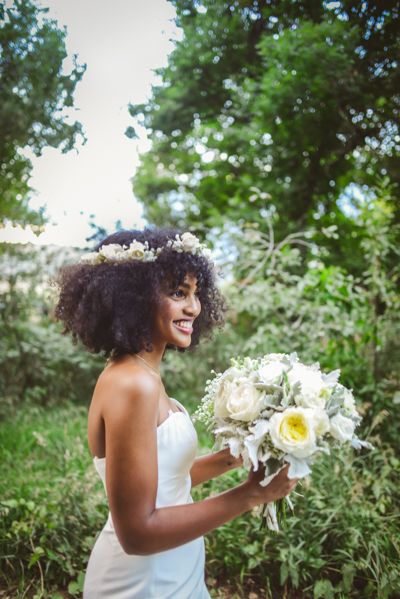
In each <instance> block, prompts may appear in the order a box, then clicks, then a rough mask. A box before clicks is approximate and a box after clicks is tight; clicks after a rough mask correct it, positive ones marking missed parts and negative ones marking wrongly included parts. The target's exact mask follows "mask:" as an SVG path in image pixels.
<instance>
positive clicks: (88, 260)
mask: <svg viewBox="0 0 400 599" xmlns="http://www.w3.org/2000/svg"><path fill="white" fill-rule="evenodd" d="M80 262H84V263H85V264H97V263H98V262H101V256H100V254H99V253H98V252H88V253H87V254H82V256H81V257H80Z"/></svg>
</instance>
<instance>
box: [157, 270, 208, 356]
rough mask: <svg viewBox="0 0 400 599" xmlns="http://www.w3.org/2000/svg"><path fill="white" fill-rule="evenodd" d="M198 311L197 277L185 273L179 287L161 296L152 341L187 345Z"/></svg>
mask: <svg viewBox="0 0 400 599" xmlns="http://www.w3.org/2000/svg"><path fill="white" fill-rule="evenodd" d="M200 311H201V304H200V299H199V297H198V292H197V279H196V277H193V276H192V275H186V276H185V279H184V281H183V282H182V283H181V285H179V287H177V288H176V289H173V290H172V291H169V292H166V293H165V294H164V295H163V297H162V300H161V302H160V304H159V306H158V310H157V313H156V317H155V321H154V341H160V342H165V343H166V344H171V345H176V346H178V347H183V348H185V347H189V346H190V343H191V340H192V332H193V321H194V320H195V318H197V316H198V315H199V314H200Z"/></svg>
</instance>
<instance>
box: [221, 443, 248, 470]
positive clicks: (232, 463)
mask: <svg viewBox="0 0 400 599" xmlns="http://www.w3.org/2000/svg"><path fill="white" fill-rule="evenodd" d="M219 454H220V455H221V456H222V457H223V459H224V460H225V461H226V464H227V466H229V468H230V469H233V468H239V467H240V466H243V458H242V456H239V457H238V458H234V457H233V455H232V454H231V452H230V449H229V447H225V449H221V451H220V452H219Z"/></svg>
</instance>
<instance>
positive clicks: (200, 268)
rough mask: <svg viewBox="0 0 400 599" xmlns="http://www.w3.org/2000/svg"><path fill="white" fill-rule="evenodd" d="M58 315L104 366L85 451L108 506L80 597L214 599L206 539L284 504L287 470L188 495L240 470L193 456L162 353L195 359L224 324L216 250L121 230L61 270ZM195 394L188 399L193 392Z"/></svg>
mask: <svg viewBox="0 0 400 599" xmlns="http://www.w3.org/2000/svg"><path fill="white" fill-rule="evenodd" d="M59 285H60V295H59V300H58V303H57V306H56V317H57V318H58V319H59V320H61V321H62V322H63V323H64V325H65V328H64V331H63V332H64V333H67V332H70V333H71V334H72V336H73V338H74V340H78V339H79V340H80V341H81V342H82V343H83V344H84V345H85V346H86V347H87V348H88V349H89V350H90V351H91V352H102V353H103V354H104V355H105V356H107V357H108V362H107V364H106V366H105V368H104V370H103V371H102V373H101V374H100V376H99V378H98V380H97V383H96V386H95V389H94V393H93V397H92V401H91V405H90V408H89V415H88V443H89V449H90V452H91V454H92V458H93V463H94V467H95V468H96V470H97V472H98V474H99V476H100V477H101V479H102V481H103V484H104V488H105V491H106V494H107V499H108V504H109V516H108V520H107V522H106V524H105V526H104V528H103V529H102V531H101V532H100V534H99V535H98V537H97V540H96V542H95V544H94V547H93V549H92V553H91V555H90V558H89V562H88V566H87V571H86V576H85V583H84V591H83V597H84V599H103V598H104V599H106V598H107V599H207V598H209V597H210V595H209V592H208V590H207V587H206V585H205V580H204V565H205V564H204V562H205V551H204V537H203V535H204V534H205V533H207V532H209V531H211V530H213V529H215V528H217V527H218V526H221V525H222V524H224V523H225V522H228V521H229V520H232V519H233V518H236V517H237V516H239V515H241V514H243V513H245V512H247V511H249V510H251V509H252V508H253V507H255V506H257V505H259V504H264V503H268V502H270V501H275V500H277V499H279V498H281V497H284V496H285V495H288V494H289V493H290V492H291V490H292V489H293V488H294V486H295V484H296V482H297V480H296V479H292V480H289V479H288V477H287V467H286V468H284V469H283V470H281V471H280V473H279V474H278V475H277V476H276V477H275V478H274V479H273V481H272V482H271V483H270V484H269V485H268V486H266V487H262V486H261V485H260V484H259V481H260V480H262V478H263V476H264V475H263V471H262V469H261V468H259V470H258V471H257V472H253V471H250V472H249V474H248V477H247V479H246V480H245V482H243V483H241V484H239V485H237V486H235V487H233V488H231V489H229V490H227V491H225V492H223V493H220V494H219V495H216V496H213V497H208V498H207V499H204V500H203V501H198V502H194V501H193V499H192V497H191V494H190V492H191V488H192V487H194V486H196V485H198V484H200V483H202V482H204V481H207V480H209V479H211V478H214V477H217V476H219V475H221V474H223V473H224V472H227V471H228V470H230V469H232V468H235V467H238V466H240V465H242V461H241V459H240V458H239V459H236V458H233V457H232V456H231V455H230V453H229V449H224V450H221V451H218V452H214V453H211V454H208V455H205V456H201V457H196V452H197V446H198V439H197V434H196V430H195V428H194V426H193V423H192V421H191V419H190V415H189V412H188V411H187V409H186V408H185V406H184V405H183V404H181V403H180V402H179V401H177V400H176V399H174V398H172V397H169V395H168V393H167V391H166V389H165V387H164V384H163V381H162V378H161V375H160V365H161V362H162V358H163V356H164V355H165V352H166V350H168V349H170V348H172V349H176V350H178V351H180V352H185V351H186V350H189V349H190V350H192V349H193V348H194V347H195V346H196V345H197V344H198V343H199V341H200V338H201V337H204V336H207V335H208V334H209V333H210V332H211V330H212V329H213V328H214V327H215V326H218V325H221V324H222V322H223V313H224V307H225V304H224V300H223V298H222V296H221V295H220V293H219V291H218V289H217V287H216V283H215V271H214V268H213V265H212V262H211V261H210V259H209V251H208V250H207V248H205V247H204V245H203V244H201V243H200V242H199V240H198V239H197V238H196V237H195V236H194V235H192V234H191V233H183V234H181V233H180V232H179V231H177V230H175V229H167V228H154V227H151V228H146V229H145V230H144V231H135V230H134V231H118V232H117V233H114V234H112V235H110V236H109V237H107V238H106V239H104V240H103V241H102V242H101V243H100V244H99V245H98V246H97V248H96V250H95V251H94V252H90V253H88V254H86V255H83V256H82V258H81V261H80V262H78V263H77V264H72V265H69V266H65V267H63V268H62V269H61V271H60V273H59ZM188 393H190V390H188Z"/></svg>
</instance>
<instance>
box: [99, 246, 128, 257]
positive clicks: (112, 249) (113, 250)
mask: <svg viewBox="0 0 400 599" xmlns="http://www.w3.org/2000/svg"><path fill="white" fill-rule="evenodd" d="M123 251H124V248H123V246H122V245H119V244H118V243H109V244H108V245H103V246H101V248H100V249H99V254H100V256H102V258H104V260H119V259H120V258H121V257H122V256H121V254H122V252H123Z"/></svg>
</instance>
